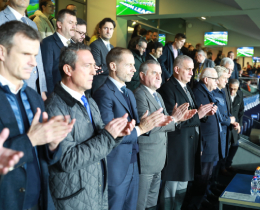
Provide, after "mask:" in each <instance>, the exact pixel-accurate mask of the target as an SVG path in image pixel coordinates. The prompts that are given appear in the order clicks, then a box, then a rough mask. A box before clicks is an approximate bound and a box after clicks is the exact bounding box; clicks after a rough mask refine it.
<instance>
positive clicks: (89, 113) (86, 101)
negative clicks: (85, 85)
mask: <svg viewBox="0 0 260 210" xmlns="http://www.w3.org/2000/svg"><path fill="white" fill-rule="evenodd" d="M81 101H82V102H83V103H84V106H85V108H86V110H87V112H88V116H89V119H90V121H91V123H92V116H91V111H90V107H89V103H88V99H87V98H86V97H85V96H84V95H83V96H82V97H81Z"/></svg>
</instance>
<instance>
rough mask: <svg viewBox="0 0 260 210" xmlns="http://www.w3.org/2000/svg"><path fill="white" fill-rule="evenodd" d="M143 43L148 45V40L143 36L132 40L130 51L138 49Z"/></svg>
mask: <svg viewBox="0 0 260 210" xmlns="http://www.w3.org/2000/svg"><path fill="white" fill-rule="evenodd" d="M142 42H145V43H147V41H146V39H145V38H144V37H141V36H136V37H134V38H132V39H131V40H130V44H129V48H130V49H136V45H139V46H141V45H142Z"/></svg>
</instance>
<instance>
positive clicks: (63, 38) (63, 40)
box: [56, 32, 70, 47]
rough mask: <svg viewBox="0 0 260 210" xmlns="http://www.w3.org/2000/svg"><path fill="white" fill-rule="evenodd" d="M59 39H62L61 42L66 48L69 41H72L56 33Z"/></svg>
mask: <svg viewBox="0 0 260 210" xmlns="http://www.w3.org/2000/svg"><path fill="white" fill-rule="evenodd" d="M56 33H57V35H58V37H59V38H60V40H61V42H62V43H63V45H64V46H65V47H68V43H67V42H68V41H70V39H67V38H66V37H64V36H62V35H61V34H60V33H58V32H56Z"/></svg>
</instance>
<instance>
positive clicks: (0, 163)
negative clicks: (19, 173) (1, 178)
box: [0, 128, 23, 174]
mask: <svg viewBox="0 0 260 210" xmlns="http://www.w3.org/2000/svg"><path fill="white" fill-rule="evenodd" d="M8 136H9V130H8V129H7V128H4V129H3V130H2V132H1V134H0V174H7V172H8V171H9V169H10V168H12V167H14V165H15V164H16V163H18V162H19V160H20V158H21V157H23V152H18V151H14V150H12V149H7V148H4V147H3V144H4V142H5V140H6V139H7V137H8Z"/></svg>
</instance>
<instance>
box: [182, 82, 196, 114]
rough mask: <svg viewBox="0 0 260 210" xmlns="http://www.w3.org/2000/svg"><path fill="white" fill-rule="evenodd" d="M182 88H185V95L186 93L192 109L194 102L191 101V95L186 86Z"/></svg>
mask: <svg viewBox="0 0 260 210" xmlns="http://www.w3.org/2000/svg"><path fill="white" fill-rule="evenodd" d="M183 89H184V90H185V93H186V95H187V97H188V99H189V101H190V105H191V108H192V109H194V108H195V105H194V102H193V100H192V97H191V95H190V91H189V90H188V88H187V87H186V86H185V87H184V88H183Z"/></svg>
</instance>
